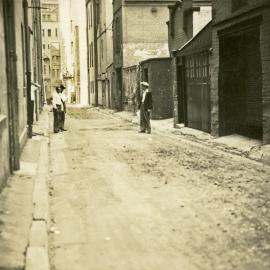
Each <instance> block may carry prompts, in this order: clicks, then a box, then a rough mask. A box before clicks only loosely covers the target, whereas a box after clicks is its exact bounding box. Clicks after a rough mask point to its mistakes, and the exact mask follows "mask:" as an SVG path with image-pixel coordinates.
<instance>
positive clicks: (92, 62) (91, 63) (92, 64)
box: [90, 43, 94, 67]
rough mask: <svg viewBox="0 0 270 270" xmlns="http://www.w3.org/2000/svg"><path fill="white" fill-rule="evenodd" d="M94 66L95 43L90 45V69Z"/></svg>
mask: <svg viewBox="0 0 270 270" xmlns="http://www.w3.org/2000/svg"><path fill="white" fill-rule="evenodd" d="M93 66H94V50H93V43H91V45H90V67H93Z"/></svg>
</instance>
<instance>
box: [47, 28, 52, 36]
mask: <svg viewBox="0 0 270 270" xmlns="http://www.w3.org/2000/svg"><path fill="white" fill-rule="evenodd" d="M51 36H52V30H51V29H48V37H51Z"/></svg>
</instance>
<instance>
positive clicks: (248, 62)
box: [219, 25, 262, 140]
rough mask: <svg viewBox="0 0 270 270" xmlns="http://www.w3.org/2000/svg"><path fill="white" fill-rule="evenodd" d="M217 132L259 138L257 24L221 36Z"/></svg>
mask: <svg viewBox="0 0 270 270" xmlns="http://www.w3.org/2000/svg"><path fill="white" fill-rule="evenodd" d="M219 108H220V135H230V134H239V135H243V136H246V137H250V138H254V139H259V140H261V139H262V68H261V55H260V29H259V25H255V26H250V27H249V28H247V29H245V30H243V31H237V32H233V33H230V34H229V35H224V36H221V37H220V74H219Z"/></svg>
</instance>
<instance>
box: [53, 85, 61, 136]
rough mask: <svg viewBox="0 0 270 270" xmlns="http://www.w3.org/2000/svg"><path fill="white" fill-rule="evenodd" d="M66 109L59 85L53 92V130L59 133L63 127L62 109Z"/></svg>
mask: <svg viewBox="0 0 270 270" xmlns="http://www.w3.org/2000/svg"><path fill="white" fill-rule="evenodd" d="M63 109H64V106H63V103H62V100H61V96H60V89H59V87H56V88H55V91H54V93H53V131H54V133H58V132H59V131H60V129H61V126H60V124H61V111H62V110H63Z"/></svg>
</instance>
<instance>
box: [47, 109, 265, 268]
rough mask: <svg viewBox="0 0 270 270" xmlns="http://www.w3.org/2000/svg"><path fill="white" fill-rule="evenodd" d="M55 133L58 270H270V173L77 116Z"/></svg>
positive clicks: (54, 250)
mask: <svg viewBox="0 0 270 270" xmlns="http://www.w3.org/2000/svg"><path fill="white" fill-rule="evenodd" d="M67 128H68V131H67V132H65V133H61V134H51V144H50V158H51V167H50V172H51V173H50V176H51V177H50V183H49V184H50V205H51V210H50V211H51V224H50V226H51V232H50V261H51V265H52V269H53V270H56V269H57V270H199V269H203V270H230V269H234V270H240V269H241V270H269V269H270V210H269V209H270V195H269V194H270V188H269V181H270V177H269V175H270V174H269V172H270V171H269V168H268V167H264V166H262V165H260V164H258V163H254V162H250V161H248V160H247V159H244V158H240V157H237V156H231V155H229V154H225V153H221V152H214V151H210V150H207V149H201V148H196V147H195V146H191V145H188V144H187V143H184V142H183V141H181V137H180V138H179V137H177V136H175V139H172V138H169V137H168V136H165V135H164V136H162V135H158V134H152V135H146V134H138V133H137V131H136V127H134V126H132V125H131V124H129V123H126V122H123V121H121V120H118V119H114V118H112V117H110V116H104V115H102V114H99V113H97V112H87V111H86V110H82V109H80V110H79V109H72V110H70V113H69V117H68V119H67Z"/></svg>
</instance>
